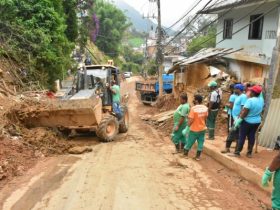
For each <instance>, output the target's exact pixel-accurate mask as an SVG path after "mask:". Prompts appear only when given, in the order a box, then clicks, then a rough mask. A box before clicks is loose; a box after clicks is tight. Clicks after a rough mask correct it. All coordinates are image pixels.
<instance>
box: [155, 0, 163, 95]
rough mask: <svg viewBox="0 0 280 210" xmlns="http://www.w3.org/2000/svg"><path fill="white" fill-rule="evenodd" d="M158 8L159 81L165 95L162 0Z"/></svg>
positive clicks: (161, 90) (158, 0) (158, 3)
mask: <svg viewBox="0 0 280 210" xmlns="http://www.w3.org/2000/svg"><path fill="white" fill-rule="evenodd" d="M157 8H158V17H157V18H158V34H157V64H158V81H159V97H161V96H163V80H162V72H163V59H164V57H163V49H162V48H163V46H162V28H161V7H160V0H157Z"/></svg>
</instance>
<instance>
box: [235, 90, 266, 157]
mask: <svg viewBox="0 0 280 210" xmlns="http://www.w3.org/2000/svg"><path fill="white" fill-rule="evenodd" d="M261 92H262V87H261V86H257V85H256V86H253V87H251V88H249V89H248V93H247V96H248V100H247V101H246V103H245V105H244V108H243V110H242V111H241V114H240V117H239V118H237V119H236V120H235V122H234V124H235V127H236V128H237V127H239V126H240V133H239V135H240V136H239V141H238V148H237V150H236V152H235V153H234V154H235V156H240V153H241V151H242V149H243V146H244V143H245V140H246V137H247V138H248V151H247V157H249V158H251V157H252V152H253V147H254V145H255V136H256V132H257V130H258V128H259V126H260V124H261V120H262V119H261V113H262V111H263V107H264V101H263V100H262V99H261V97H259V96H260V94H261Z"/></svg>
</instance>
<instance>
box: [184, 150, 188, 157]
mask: <svg viewBox="0 0 280 210" xmlns="http://www.w3.org/2000/svg"><path fill="white" fill-rule="evenodd" d="M188 155H189V150H187V149H184V156H185V157H188Z"/></svg>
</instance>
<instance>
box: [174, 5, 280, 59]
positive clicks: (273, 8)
mask: <svg viewBox="0 0 280 210" xmlns="http://www.w3.org/2000/svg"><path fill="white" fill-rule="evenodd" d="M266 1H267V0H266ZM264 3H265V2H264ZM264 3H263V4H264ZM278 5H279V4H278ZM260 6H261V5H260ZM260 6H259V7H260ZM259 7H258V8H259ZM256 9H257V8H256ZM256 9H254V11H255V10H256ZM276 9H278V8H277V7H275V6H273V7H272V8H271V9H269V10H268V11H267V12H266V13H264V14H262V15H260V16H259V17H258V18H256V19H255V20H253V21H251V22H250V23H249V24H247V25H245V26H243V27H241V28H240V29H238V30H237V31H235V32H234V33H233V34H232V36H234V35H235V34H237V33H239V32H241V31H243V30H244V29H246V28H247V27H248V26H250V25H251V24H252V23H254V22H256V21H258V20H260V19H261V18H262V17H264V16H265V15H268V14H269V13H271V12H273V11H274V10H276ZM247 16H248V13H247V14H246V16H245V17H247ZM243 18H244V17H243ZM239 21H240V20H239ZM215 37H216V36H215ZM213 38H214V36H213V37H212V38H211V39H213ZM225 40H226V39H222V40H221V41H219V42H218V43H216V45H218V44H220V43H222V42H223V41H225ZM208 41H209V40H208ZM203 43H205V42H203ZM203 43H199V45H201V44H203ZM186 59H188V58H184V59H182V60H180V61H178V62H177V63H176V64H181V63H183V62H182V61H184V60H186Z"/></svg>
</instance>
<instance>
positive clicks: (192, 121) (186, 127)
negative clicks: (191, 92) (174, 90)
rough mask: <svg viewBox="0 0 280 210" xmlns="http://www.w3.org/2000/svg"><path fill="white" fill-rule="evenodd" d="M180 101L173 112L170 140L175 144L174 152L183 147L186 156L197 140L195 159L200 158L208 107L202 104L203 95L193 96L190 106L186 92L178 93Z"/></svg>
mask: <svg viewBox="0 0 280 210" xmlns="http://www.w3.org/2000/svg"><path fill="white" fill-rule="evenodd" d="M180 102H181V105H180V106H179V107H178V108H177V110H176V111H175V113H174V128H173V133H172V141H173V142H174V144H175V148H176V152H180V150H181V149H182V148H183V150H184V155H185V156H186V157H188V154H189V151H190V149H191V148H192V146H193V144H194V143H195V142H196V141H197V142H198V148H197V153H196V156H195V159H196V160H200V155H201V152H202V150H203V145H204V140H205V133H206V129H207V127H206V119H207V116H208V108H207V107H206V106H205V105H203V97H202V96H201V95H195V96H194V100H193V104H194V106H193V107H191V108H190V105H189V103H188V96H187V94H186V93H182V94H181V95H180Z"/></svg>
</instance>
